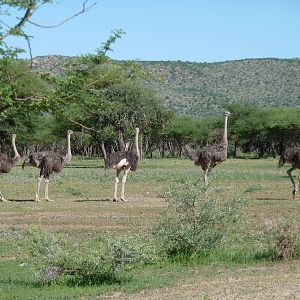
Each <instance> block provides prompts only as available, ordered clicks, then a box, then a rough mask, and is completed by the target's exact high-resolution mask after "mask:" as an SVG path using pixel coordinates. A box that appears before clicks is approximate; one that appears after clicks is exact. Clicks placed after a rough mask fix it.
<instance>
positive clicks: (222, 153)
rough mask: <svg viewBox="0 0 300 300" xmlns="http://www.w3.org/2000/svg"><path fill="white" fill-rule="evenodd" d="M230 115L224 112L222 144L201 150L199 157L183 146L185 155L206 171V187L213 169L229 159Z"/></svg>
mask: <svg viewBox="0 0 300 300" xmlns="http://www.w3.org/2000/svg"><path fill="white" fill-rule="evenodd" d="M229 115H230V112H229V111H225V112H224V116H225V122H224V134H223V140H222V142H221V143H217V144H213V145H208V146H205V147H203V148H202V149H200V151H199V152H198V153H197V155H195V154H193V153H192V150H191V148H190V147H189V146H188V145H185V146H183V149H184V151H185V154H186V155H187V156H188V157H189V158H190V159H191V160H192V161H193V162H194V163H195V165H196V166H201V168H202V170H203V171H204V183H205V185H207V184H208V177H209V173H210V171H211V169H212V168H214V167H215V166H216V165H218V164H220V163H222V162H223V161H225V160H226V159H227V147H228V140H227V120H228V116H229Z"/></svg>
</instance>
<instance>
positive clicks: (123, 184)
mask: <svg viewBox="0 0 300 300" xmlns="http://www.w3.org/2000/svg"><path fill="white" fill-rule="evenodd" d="M129 171H130V168H128V169H125V170H124V176H123V178H122V191H121V200H122V201H124V202H125V201H126V200H125V184H126V179H127V175H128V173H129Z"/></svg>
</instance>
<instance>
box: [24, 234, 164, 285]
mask: <svg viewBox="0 0 300 300" xmlns="http://www.w3.org/2000/svg"><path fill="white" fill-rule="evenodd" d="M27 236H28V245H29V250H30V261H31V263H33V264H34V266H35V269H36V270H37V278H38V281H39V282H40V283H41V284H49V283H53V282H56V283H58V282H61V283H65V284H69V285H92V284H102V283H108V284H111V283H114V282H119V281H120V280H121V278H119V277H118V274H119V271H120V270H121V268H122V267H123V266H125V265H128V264H134V263H143V264H151V263H154V262H156V261H158V260H159V259H160V254H159V253H158V252H157V249H158V247H156V242H155V241H153V240H152V239H151V237H150V236H147V235H145V236H140V235H134V236H125V237H114V236H104V237H101V238H100V239H97V242H96V243H94V244H93V245H89V244H88V242H86V243H80V242H75V243H74V242H72V241H71V239H66V237H65V236H63V235H59V234H52V233H48V232H45V231H43V230H41V229H31V230H29V231H28V234H27ZM77 240H78V239H77Z"/></svg>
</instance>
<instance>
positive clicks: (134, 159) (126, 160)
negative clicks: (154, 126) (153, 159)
mask: <svg viewBox="0 0 300 300" xmlns="http://www.w3.org/2000/svg"><path fill="white" fill-rule="evenodd" d="M139 131H140V130H139V128H136V129H135V146H136V153H134V152H132V151H118V152H114V153H111V154H110V155H109V156H108V157H107V159H106V160H105V169H107V168H114V169H116V171H117V173H116V178H115V193H114V200H113V201H117V190H118V183H119V181H120V180H119V175H120V173H121V171H122V170H124V175H123V178H122V191H121V200H122V201H124V202H125V201H126V200H125V184H126V179H127V175H128V173H129V171H130V170H131V171H135V170H136V169H137V165H138V162H139V160H140V150H139V143H138V141H139Z"/></svg>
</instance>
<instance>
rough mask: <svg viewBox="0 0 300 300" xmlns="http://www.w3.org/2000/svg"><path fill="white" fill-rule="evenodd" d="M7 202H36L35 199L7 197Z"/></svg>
mask: <svg viewBox="0 0 300 300" xmlns="http://www.w3.org/2000/svg"><path fill="white" fill-rule="evenodd" d="M6 201H7V202H36V201H35V200H34V199H6Z"/></svg>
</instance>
